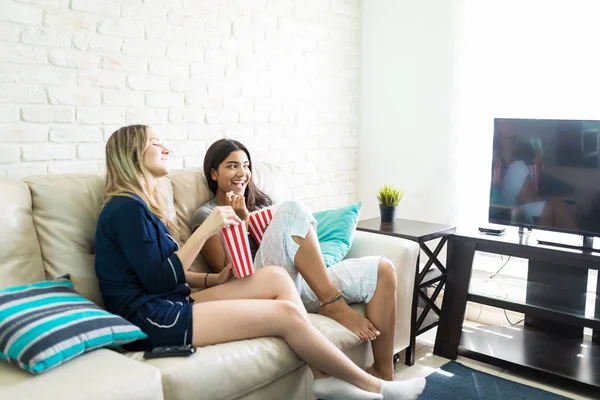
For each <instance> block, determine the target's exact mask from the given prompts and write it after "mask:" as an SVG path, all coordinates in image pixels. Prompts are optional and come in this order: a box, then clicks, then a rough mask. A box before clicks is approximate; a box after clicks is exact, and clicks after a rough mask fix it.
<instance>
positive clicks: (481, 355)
mask: <svg viewBox="0 0 600 400" xmlns="http://www.w3.org/2000/svg"><path fill="white" fill-rule="evenodd" d="M458 353H459V354H460V355H462V356H465V357H469V358H473V359H476V360H479V361H482V362H486V363H489V364H493V365H497V366H500V367H506V366H513V367H527V368H531V369H533V370H535V371H538V372H542V373H544V374H549V375H551V376H555V377H560V378H564V379H569V380H575V381H578V382H581V383H583V384H585V385H590V386H592V387H598V386H600V368H598V366H599V365H600V344H598V343H594V342H592V341H589V340H582V339H567V338H564V337H558V336H555V335H552V334H549V333H546V332H542V331H538V330H535V329H532V328H528V327H526V326H515V327H507V326H485V327H481V329H479V328H477V327H463V329H462V335H461V340H460V347H459V348H458Z"/></svg>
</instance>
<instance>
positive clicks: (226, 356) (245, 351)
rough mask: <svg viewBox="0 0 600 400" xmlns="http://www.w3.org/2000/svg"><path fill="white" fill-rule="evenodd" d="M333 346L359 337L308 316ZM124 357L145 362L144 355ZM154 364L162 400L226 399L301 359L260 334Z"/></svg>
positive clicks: (266, 381) (345, 344)
mask: <svg viewBox="0 0 600 400" xmlns="http://www.w3.org/2000/svg"><path fill="white" fill-rule="evenodd" d="M309 319H310V320H311V322H312V323H313V324H314V325H315V326H316V327H317V329H319V330H320V331H321V332H322V333H323V334H324V335H325V336H327V337H328V338H329V339H330V340H331V341H332V342H333V344H335V345H336V346H338V347H339V348H340V349H342V350H345V349H347V348H350V347H354V346H356V345H358V344H359V343H360V342H361V341H360V339H359V338H358V337H357V336H356V335H355V334H353V333H352V332H350V331H349V330H347V329H346V328H344V327H343V326H342V325H340V324H338V323H337V322H335V321H334V320H332V319H329V318H327V317H323V316H321V315H315V314H309ZM128 355H129V356H130V357H131V358H133V359H135V360H139V361H144V358H143V353H141V352H135V353H128ZM146 362H147V363H149V364H152V365H154V366H156V367H158V368H159V369H160V371H161V374H162V377H163V387H164V390H165V398H167V399H171V400H173V399H177V400H184V399H215V400H216V399H230V398H233V397H237V396H239V395H242V394H246V393H250V392H252V391H254V390H256V389H258V388H260V387H262V386H265V385H267V384H269V383H270V382H273V381H275V380H277V379H279V378H280V377H282V376H284V375H286V374H288V373H289V372H291V371H293V370H295V369H297V368H299V367H300V366H301V365H302V364H303V361H302V360H300V359H299V358H298V357H297V356H296V354H295V353H294V352H293V351H292V349H291V348H290V347H289V346H288V345H287V344H286V343H285V341H284V340H283V339H280V338H274V337H264V338H257V339H251V340H241V341H236V342H230V343H223V344H218V345H214V346H206V347H201V348H198V349H197V350H196V353H194V354H193V355H191V356H189V357H185V358H179V357H170V358H162V359H155V360H146Z"/></svg>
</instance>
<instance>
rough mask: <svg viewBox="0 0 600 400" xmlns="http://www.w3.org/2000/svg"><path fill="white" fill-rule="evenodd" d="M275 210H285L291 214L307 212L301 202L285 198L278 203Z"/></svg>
mask: <svg viewBox="0 0 600 400" xmlns="http://www.w3.org/2000/svg"><path fill="white" fill-rule="evenodd" d="M277 212H287V213H291V214H299V213H308V210H307V209H306V207H304V205H303V204H302V203H300V202H299V201H296V200H286V201H284V202H283V203H281V204H280V205H279V207H278V208H277Z"/></svg>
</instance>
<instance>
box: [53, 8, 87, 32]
mask: <svg viewBox="0 0 600 400" xmlns="http://www.w3.org/2000/svg"><path fill="white" fill-rule="evenodd" d="M44 25H45V26H47V27H49V28H54V29H63V30H67V31H92V32H93V31H94V30H95V29H96V18H94V16H93V15H90V14H84V13H79V12H67V11H66V10H60V11H52V10H46V12H45V14H44Z"/></svg>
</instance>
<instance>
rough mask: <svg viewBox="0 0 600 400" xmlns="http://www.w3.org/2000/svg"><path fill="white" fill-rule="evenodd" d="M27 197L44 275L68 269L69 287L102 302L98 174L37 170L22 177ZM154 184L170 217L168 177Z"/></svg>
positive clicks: (101, 186)
mask: <svg viewBox="0 0 600 400" xmlns="http://www.w3.org/2000/svg"><path fill="white" fill-rule="evenodd" d="M24 181H25V183H27V184H28V185H29V188H30V190H31V196H32V200H33V220H34V223H35V229H36V231H37V235H38V238H39V241H40V246H41V249H42V258H43V260H44V266H45V269H46V277H47V278H48V279H54V278H57V277H59V276H62V275H65V274H69V275H70V277H71V280H72V282H73V285H74V286H75V289H76V290H77V291H78V292H79V293H81V294H82V295H83V296H85V297H87V298H88V299H90V300H92V301H93V302H95V303H96V304H98V305H101V306H102V305H103V302H102V296H101V295H100V289H99V288H98V279H97V278H96V272H95V270H94V239H95V233H96V224H97V221H98V214H99V213H100V208H101V207H102V204H103V203H104V175H103V174H67V175H40V176H33V177H28V178H25V179H24ZM160 189H161V191H162V192H163V193H164V194H165V196H166V198H167V206H168V209H169V211H170V212H171V214H173V215H172V216H171V218H174V207H173V196H172V193H173V192H172V189H171V184H170V182H169V180H168V179H161V180H160Z"/></svg>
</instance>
